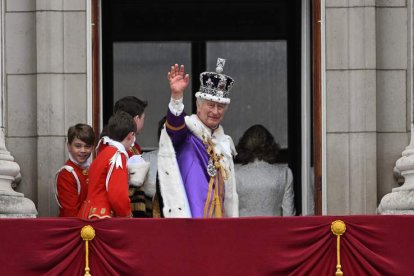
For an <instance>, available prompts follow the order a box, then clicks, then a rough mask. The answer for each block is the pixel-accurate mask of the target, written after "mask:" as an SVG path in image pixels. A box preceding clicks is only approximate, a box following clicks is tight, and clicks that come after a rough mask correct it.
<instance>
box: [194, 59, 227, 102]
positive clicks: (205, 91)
mask: <svg viewBox="0 0 414 276" xmlns="http://www.w3.org/2000/svg"><path fill="white" fill-rule="evenodd" d="M225 63H226V60H225V59H222V58H218V59H217V67H216V72H203V73H201V74H200V90H199V91H198V92H197V93H196V94H195V96H196V97H197V98H202V99H206V100H210V101H214V102H218V103H224V104H229V103H230V97H229V96H230V89H231V88H232V87H233V84H234V80H233V78H232V77H230V76H227V75H224V74H222V72H223V67H224V64H225Z"/></svg>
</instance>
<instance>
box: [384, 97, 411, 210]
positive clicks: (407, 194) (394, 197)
mask: <svg viewBox="0 0 414 276" xmlns="http://www.w3.org/2000/svg"><path fill="white" fill-rule="evenodd" d="M411 93H413V92H411ZM412 99H413V95H411V105H412V104H413V100H412ZM412 113H413V112H412ZM412 115H413V114H412ZM412 117H413V116H412ZM395 169H396V170H397V171H399V172H400V174H401V176H402V177H404V179H405V181H404V183H403V185H402V186H401V187H398V188H394V189H392V192H391V193H389V194H386V195H385V196H384V197H383V198H382V199H381V202H380V204H379V206H378V213H379V214H384V215H386V214H396V215H404V214H407V215H409V214H414V124H413V121H412V122H411V141H410V144H409V145H408V146H407V147H406V148H405V150H404V151H403V152H402V157H401V158H400V159H398V160H397V162H396V164H395Z"/></svg>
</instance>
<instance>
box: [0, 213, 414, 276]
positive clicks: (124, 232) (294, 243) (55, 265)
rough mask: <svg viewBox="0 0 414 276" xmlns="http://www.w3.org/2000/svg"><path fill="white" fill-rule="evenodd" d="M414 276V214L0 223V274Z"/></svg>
mask: <svg viewBox="0 0 414 276" xmlns="http://www.w3.org/2000/svg"><path fill="white" fill-rule="evenodd" d="M338 219H340V220H342V221H344V222H345V224H346V232H345V234H344V235H343V236H342V237H341V265H342V271H343V273H344V275H414V274H413V268H412V264H414V262H413V261H412V252H413V251H414V239H412V237H411V235H410V234H411V233H412V229H414V216H336V217H333V216H314V217H285V218H282V217H273V218H240V219H106V220H99V221H83V220H80V219H75V218H73V219H70V218H56V219H55V218H38V219H0V275H71V276H73V275H84V269H85V243H84V241H83V240H82V238H81V237H80V231H81V229H82V227H83V226H85V225H91V226H92V227H93V228H94V229H95V232H96V237H95V238H94V239H93V240H92V241H91V242H89V249H90V253H89V259H90V273H91V275H93V276H102V275H111V276H114V275H157V276H158V275H335V271H336V236H334V235H333V234H332V232H331V229H330V227H331V223H332V222H333V221H335V220H338Z"/></svg>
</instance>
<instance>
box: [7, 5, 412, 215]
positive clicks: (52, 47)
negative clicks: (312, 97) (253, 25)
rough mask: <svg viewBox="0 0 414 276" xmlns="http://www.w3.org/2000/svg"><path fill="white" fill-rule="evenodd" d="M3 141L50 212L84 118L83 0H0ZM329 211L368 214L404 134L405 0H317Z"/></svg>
mask: <svg viewBox="0 0 414 276" xmlns="http://www.w3.org/2000/svg"><path fill="white" fill-rule="evenodd" d="M2 2H3V4H4V7H5V17H4V18H5V21H4V23H3V24H4V26H3V28H4V32H5V40H4V51H5V59H6V60H5V74H6V75H5V106H6V108H5V128H6V146H7V149H8V150H9V151H10V152H11V153H12V155H13V156H14V158H15V160H16V161H17V163H18V164H19V165H20V168H21V175H22V181H21V183H20V184H19V185H18V187H17V190H18V191H19V192H22V193H24V194H25V196H26V197H28V198H30V199H32V200H33V201H34V202H35V204H36V206H37V209H38V212H39V215H40V216H54V215H56V213H57V206H56V203H55V199H54V197H53V188H52V187H53V185H52V184H53V181H54V173H55V171H56V170H57V169H58V168H59V167H60V166H61V165H62V164H63V163H64V161H65V160H66V158H67V153H66V147H65V136H66V131H67V128H68V127H69V126H70V125H73V124H75V123H77V122H86V123H90V122H88V121H87V119H88V118H89V117H88V112H90V110H91V103H88V100H87V95H88V93H89V92H88V89H87V82H88V78H90V77H91V76H90V75H88V74H87V59H90V58H91V57H90V56H88V55H87V45H88V42H87V41H88V39H89V38H88V35H87V29H88V27H87V18H88V16H87V15H88V13H90V11H89V10H88V5H87V0H7V1H6V0H3V1H2ZM322 9H323V14H325V17H324V19H323V20H322V23H323V24H324V25H323V30H324V33H323V36H324V37H325V39H324V41H323V43H324V49H325V53H324V55H325V60H326V63H325V64H324V65H323V66H324V67H323V68H324V70H325V71H324V73H325V76H326V83H325V84H324V86H325V87H326V90H325V92H324V93H325V103H326V104H325V106H324V107H323V112H325V117H326V122H325V124H326V133H324V134H323V135H324V136H325V137H326V145H325V147H326V156H325V157H326V166H325V168H326V170H324V172H323V173H324V174H325V176H326V177H325V179H326V183H325V185H324V187H326V198H324V199H323V200H325V201H326V212H325V214H328V215H349V214H374V213H375V212H376V208H377V206H378V203H379V202H380V200H381V198H382V197H383V196H384V195H385V194H387V193H389V192H391V190H392V188H395V187H397V186H398V185H397V183H396V180H395V179H394V176H393V168H394V166H395V162H396V161H397V159H399V158H400V157H401V153H402V151H403V150H404V148H405V147H406V146H407V145H408V144H409V141H410V139H409V138H410V120H411V118H410V114H411V98H410V97H411V89H412V83H411V82H412V70H411V64H412V60H410V59H411V57H412V54H410V52H412V50H413V45H412V41H411V36H412V34H411V33H412V27H413V26H412V17H413V16H412V0H376V1H375V0H324V1H323V0H322Z"/></svg>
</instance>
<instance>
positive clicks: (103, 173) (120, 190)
mask: <svg viewBox="0 0 414 276" xmlns="http://www.w3.org/2000/svg"><path fill="white" fill-rule="evenodd" d="M135 132H136V124H135V122H134V120H133V118H132V117H131V116H130V115H129V114H128V113H126V112H124V111H119V112H117V113H115V114H114V115H112V116H111V118H110V119H109V122H108V125H107V136H105V137H103V138H102V139H101V141H100V144H102V143H103V144H105V145H106V146H103V147H102V146H100V145H98V146H97V148H98V149H100V150H99V151H98V153H97V156H96V158H95V160H94V161H93V162H92V164H91V166H90V169H89V188H88V195H87V198H86V200H85V201H84V203H83V205H82V207H81V210H80V212H79V215H78V216H79V217H80V218H84V219H100V218H109V217H131V215H132V213H131V206H130V200H129V197H128V168H127V160H128V153H127V149H128V148H129V147H130V146H131V145H132V144H133V143H134V142H135Z"/></svg>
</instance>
